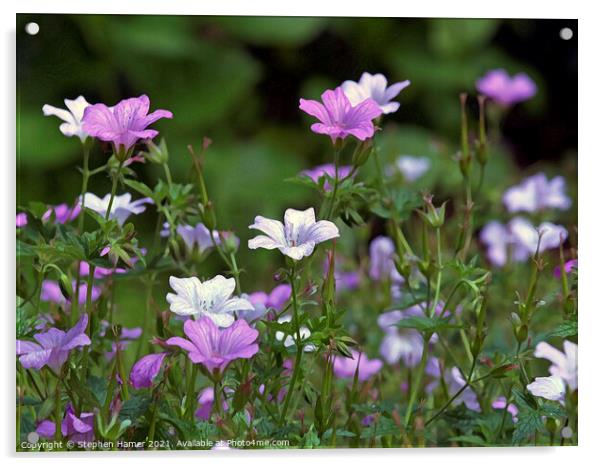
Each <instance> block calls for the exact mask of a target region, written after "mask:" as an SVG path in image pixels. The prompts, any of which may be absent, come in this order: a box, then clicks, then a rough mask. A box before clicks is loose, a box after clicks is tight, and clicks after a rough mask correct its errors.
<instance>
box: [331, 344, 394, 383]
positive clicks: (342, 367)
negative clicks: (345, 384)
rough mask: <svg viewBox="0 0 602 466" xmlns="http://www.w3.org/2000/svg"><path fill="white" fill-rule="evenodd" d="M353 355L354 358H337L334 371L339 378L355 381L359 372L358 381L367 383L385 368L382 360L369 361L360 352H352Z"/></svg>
mask: <svg viewBox="0 0 602 466" xmlns="http://www.w3.org/2000/svg"><path fill="white" fill-rule="evenodd" d="M351 355H352V356H353V358H346V357H344V356H335V358H334V364H333V370H334V374H335V375H336V376H337V377H340V378H347V379H353V378H354V377H355V372H356V370H357V372H358V375H357V378H358V380H359V381H360V382H365V381H366V380H368V379H369V378H370V377H372V376H373V375H376V374H378V372H379V371H380V370H381V369H382V367H383V362H382V361H381V360H380V359H368V357H366V356H365V355H364V354H363V353H360V352H359V351H356V350H351ZM358 365H359V369H358Z"/></svg>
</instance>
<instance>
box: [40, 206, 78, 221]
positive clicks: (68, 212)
mask: <svg viewBox="0 0 602 466" xmlns="http://www.w3.org/2000/svg"><path fill="white" fill-rule="evenodd" d="M80 211H81V205H80V204H79V202H78V203H77V204H75V205H74V206H73V207H71V206H69V205H67V204H59V205H55V206H50V207H49V208H48V210H47V211H46V212H45V213H44V215H43V216H42V220H44V221H48V220H49V219H50V217H51V216H52V214H53V213H54V221H55V223H61V224H64V223H67V222H70V221H72V220H74V219H75V218H77V216H78V215H79V213H80Z"/></svg>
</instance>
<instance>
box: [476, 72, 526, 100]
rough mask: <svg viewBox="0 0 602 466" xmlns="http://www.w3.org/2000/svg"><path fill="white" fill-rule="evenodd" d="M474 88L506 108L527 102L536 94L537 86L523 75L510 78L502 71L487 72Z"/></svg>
mask: <svg viewBox="0 0 602 466" xmlns="http://www.w3.org/2000/svg"><path fill="white" fill-rule="evenodd" d="M476 86H477V90H478V91H479V92H480V93H481V94H483V95H485V96H487V97H489V98H490V99H491V100H493V101H495V102H497V103H498V104H501V105H503V106H506V107H507V106H510V105H513V104H516V103H518V102H523V101H525V100H529V99H530V98H531V97H533V96H534V95H535V94H536V93H537V86H536V85H535V83H534V82H533V80H532V79H531V78H530V77H529V76H527V75H526V74H525V73H518V74H517V75H515V76H513V77H510V75H509V74H508V72H507V71H506V70H502V69H497V70H491V71H488V72H487V73H486V74H485V76H483V77H482V78H480V79H478V80H477V82H476Z"/></svg>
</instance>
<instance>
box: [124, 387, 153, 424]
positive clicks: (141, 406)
mask: <svg viewBox="0 0 602 466" xmlns="http://www.w3.org/2000/svg"><path fill="white" fill-rule="evenodd" d="M150 402H151V397H150V395H148V394H146V393H142V394H138V395H134V396H133V397H132V398H130V399H129V400H127V401H126V402H125V403H123V406H122V407H121V411H120V412H119V420H124V419H131V420H133V421H135V420H136V419H138V418H139V417H140V416H142V415H144V414H145V413H146V411H147V410H148V407H149V406H150Z"/></svg>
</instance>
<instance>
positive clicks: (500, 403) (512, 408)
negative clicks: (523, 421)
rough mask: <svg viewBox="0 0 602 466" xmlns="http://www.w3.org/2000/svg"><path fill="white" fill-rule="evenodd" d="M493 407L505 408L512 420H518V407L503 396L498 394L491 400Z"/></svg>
mask: <svg viewBox="0 0 602 466" xmlns="http://www.w3.org/2000/svg"><path fill="white" fill-rule="evenodd" d="M491 407H492V408H493V409H505V410H506V411H508V412H509V413H510V415H511V416H512V422H517V421H518V408H517V407H516V405H515V404H512V403H508V401H507V400H506V397H505V396H500V397H498V398H496V399H495V400H493V401H492V402H491Z"/></svg>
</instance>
